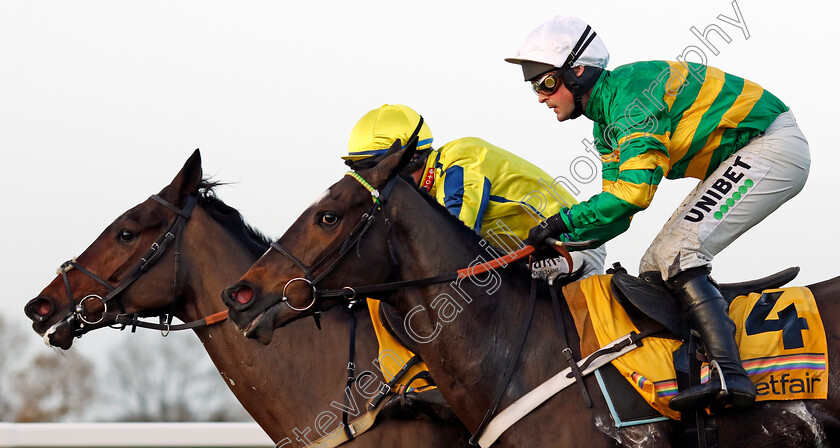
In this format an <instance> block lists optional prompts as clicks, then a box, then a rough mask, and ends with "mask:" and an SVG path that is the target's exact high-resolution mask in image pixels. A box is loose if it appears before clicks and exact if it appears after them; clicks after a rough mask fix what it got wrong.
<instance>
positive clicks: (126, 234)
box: [117, 229, 137, 243]
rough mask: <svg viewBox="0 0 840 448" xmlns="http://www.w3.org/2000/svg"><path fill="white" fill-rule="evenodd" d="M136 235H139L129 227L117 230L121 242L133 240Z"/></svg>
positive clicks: (118, 239)
mask: <svg viewBox="0 0 840 448" xmlns="http://www.w3.org/2000/svg"><path fill="white" fill-rule="evenodd" d="M136 236H137V235H135V234H134V232H132V231H130V230H127V229H122V230H120V231H119V232H117V241H119V242H121V243H128V242H130V241H131V240H133V239H134V238H135V237H136Z"/></svg>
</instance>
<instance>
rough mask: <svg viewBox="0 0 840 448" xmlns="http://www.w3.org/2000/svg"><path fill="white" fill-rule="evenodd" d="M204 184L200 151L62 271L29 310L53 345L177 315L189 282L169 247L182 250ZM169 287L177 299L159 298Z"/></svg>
mask: <svg viewBox="0 0 840 448" xmlns="http://www.w3.org/2000/svg"><path fill="white" fill-rule="evenodd" d="M200 181H201V155H200V153H199V151H198V150H196V151H195V152H194V153H193V154H192V156H191V157H190V158H189V159H188V160H187V162H186V163H185V164H184V167H183V168H182V169H181V171H180V172H179V173H178V175H177V176H175V179H174V180H173V181H172V182H171V183H170V184H169V185H167V186H166V187H165V188H163V190H161V191H160V193H158V194H157V195H153V196H152V197H151V198H149V199H148V200H146V201H144V202H142V203H141V204H139V205H137V206H135V207H134V208H132V209H130V210H128V211H127V212H125V213H123V214H122V215H121V216H120V217H119V218H117V219H116V220H114V222H112V223H111V224H110V225H109V226H108V227H107V228H106V229H105V230H104V231H103V232H102V234H100V235H99V237H98V238H97V239H96V240H95V241H94V242H93V244H91V245H90V246H89V247H88V248H87V249H85V250H84V252H82V254H81V255H79V256H78V257H77V258H74V259H72V260H70V261H68V262H66V263H64V264H62V265H61V267H59V269H58V276H57V277H56V278H55V279H54V280H53V281H52V282H51V283H50V284H49V285H48V286H47V287H46V288H44V290H43V291H41V293H40V294H38V296H37V297H36V298H34V299H32V300H30V301H29V302H28V303H27V304H26V306H25V307H24V311H25V313H26V315H27V316H28V317H29V318H30V319H31V320H32V322H33V323H32V328H33V329H34V330H35V331H36V332H37V333H38V334H40V335H42V336H43V337H44V341H45V342H46V343H47V344H48V345H51V346H57V347H60V348H62V349H65V350H66V349H68V348H70V346H71V345H72V344H73V338H74V337H81V335H82V334H84V333H86V332H88V331H90V330H93V329H96V328H101V327H105V326H109V325H114V324H116V323H117V322H116V320H115V318H116V317H117V316H119V315H123V316H124V315H133V314H138V315H140V316H144V315H151V314H154V313H157V314H158V315H159V314H160V312H161V310H166V311H165V312H169V311H171V309H170V307H171V305H172V304H173V300H174V298H175V297H176V296H177V295H178V294H180V293H181V291H179V290H178V289H179V287H180V285H183V282H182V278H180V277H181V276H179V274H178V261H177V255H175V253H176V252H177V247H176V248H175V249H170V250H166V249H167V247H168V246H177V245H178V243H179V238H180V234H181V231H182V230H183V227H184V225H185V224H186V222H187V220H188V219H189V217H190V213H191V210H192V207H193V206H194V205H195V203H196V200H197V198H196V195H197V190H198V188H199V183H200ZM162 282H168V283H169V284H172V285H173V290H172V294H171V295H161V294H155V293H154V292H155V290H156V289H157V288H159V286H158V285H159V284H161V283H162ZM138 297H143V298H144V300H143V301H139V300H137V298H138ZM117 310H118V311H119V312H120V313H121V314H117V313H115V311H117ZM170 315H171V313H170Z"/></svg>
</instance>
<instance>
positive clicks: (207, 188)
mask: <svg viewBox="0 0 840 448" xmlns="http://www.w3.org/2000/svg"><path fill="white" fill-rule="evenodd" d="M220 185H226V184H225V183H223V182H218V181H213V180H210V179H202V180H201V182H200V183H199V184H198V188H197V192H198V204H199V205H201V207H202V208H204V210H205V211H206V212H207V213H208V214H209V215H210V217H212V218H213V220H214V221H216V222H217V223H219V224H220V225H221V226H222V227H223V228H224V229H225V230H227V231H228V232H229V233H230V234H231V235H232V236H233V237H235V238H236V239H237V240H239V241H240V242H242V243H243V244H244V245H245V247H247V248H248V250H249V251H250V252H251V253H252V254H253V255H254V256H255V257H260V256H261V255H262V254H264V253H265V251H266V250H268V247H269V245H270V244H271V239H270V238H268V237H267V236H265V234H263V233H262V232H260V231H259V230H257V229H255V228H253V227H251V226H250V225H249V224H247V223H246V222H245V220H244V219H243V218H242V214H241V213H239V210H237V209H235V208H233V207H231V206H229V205H227V204H225V203H224V202H223V201H222V200H221V199H219V198H218V197H217V196H216V192H215V188H216V187H218V186H220Z"/></svg>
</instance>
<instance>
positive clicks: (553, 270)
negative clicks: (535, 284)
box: [531, 252, 586, 285]
mask: <svg viewBox="0 0 840 448" xmlns="http://www.w3.org/2000/svg"><path fill="white" fill-rule="evenodd" d="M571 258H572V263H573V266H572V268H573V269H574V270H572V269H569V262H568V261H566V257H563V256H560V257H556V258H548V259H545V260H540V261H535V262H534V263H533V264H532V265H531V278H541V279H543V280H545V281H546V282H548V284H549V285H553V284H554V282H555V281H556V280H557V279H558V278H563V277H568V276H571V275H574V274H577V273H578V272H580V271H581V269H583V267H584V265H585V264H586V257H585V256H584V255H582V254H581V253H580V252H572V253H571Z"/></svg>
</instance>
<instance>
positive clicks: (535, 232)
mask: <svg viewBox="0 0 840 448" xmlns="http://www.w3.org/2000/svg"><path fill="white" fill-rule="evenodd" d="M568 232H569V229H568V227H566V223H565V222H563V218H561V217H560V215H559V214H557V215H552V216H549V217H548V219H546V220H545V221H543V222H542V223H540V224H537V225H536V226H534V227H533V228H532V229H531V231H530V232H528V238H526V239H525V241H524V243H525V245H528V246H534V249H536V253H537V254H541V255H548V256H551V254H552V253H556V252H554V251H553V249H552V250H551V252H548V251H546V249H551V246H550V245H549V244H548V243H546V241H545V239H546V238H558V237H559V236H560V235H561V234H563V233H568ZM537 258H545V257H544V256H543V257H540V256H539V255H538V256H537Z"/></svg>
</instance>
